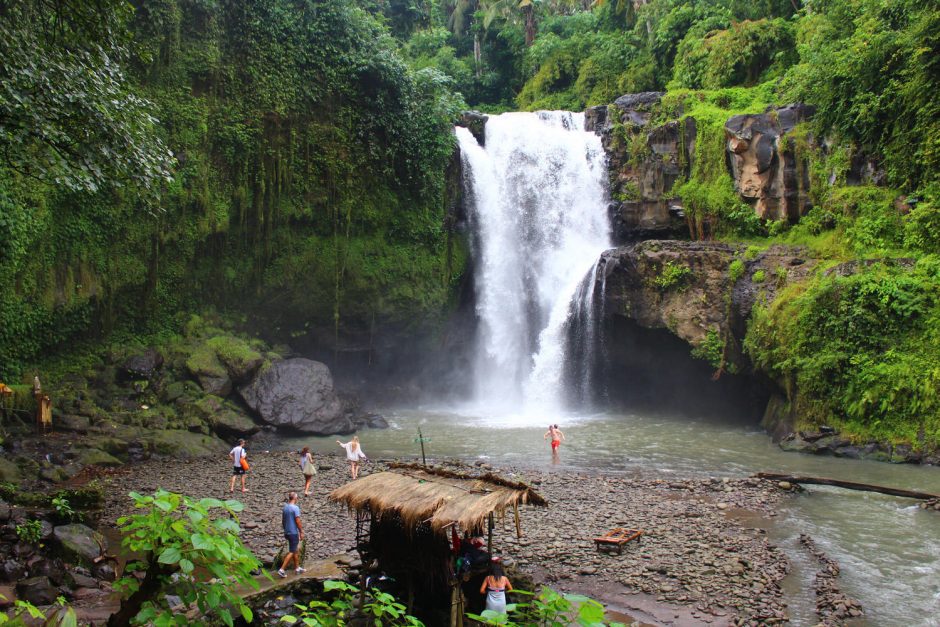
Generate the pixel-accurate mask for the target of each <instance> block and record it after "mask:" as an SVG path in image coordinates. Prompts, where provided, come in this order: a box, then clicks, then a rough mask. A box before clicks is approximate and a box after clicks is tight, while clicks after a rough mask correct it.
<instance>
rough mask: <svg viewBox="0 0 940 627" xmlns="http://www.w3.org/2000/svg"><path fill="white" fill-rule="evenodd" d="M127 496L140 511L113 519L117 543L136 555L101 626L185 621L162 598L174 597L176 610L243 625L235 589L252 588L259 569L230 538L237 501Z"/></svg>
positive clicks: (247, 611) (243, 609) (245, 613)
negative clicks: (105, 623) (193, 610)
mask: <svg viewBox="0 0 940 627" xmlns="http://www.w3.org/2000/svg"><path fill="white" fill-rule="evenodd" d="M130 496H131V498H132V499H133V500H134V507H137V508H140V509H142V510H143V512H142V513H140V514H134V515H132V516H124V517H121V518H119V519H118V525H119V526H120V529H121V533H122V534H123V535H124V539H123V541H122V545H123V546H124V547H125V548H126V549H127V550H128V551H131V552H133V553H134V554H135V555H141V556H142V558H141V559H140V560H139V561H135V562H131V563H129V564H128V565H127V568H126V570H125V573H124V577H122V578H121V579H120V580H119V581H117V582H116V583H115V589H116V590H118V591H120V592H121V595H122V597H123V600H122V602H121V608H120V609H119V610H118V612H117V613H116V614H113V615H112V616H111V619H110V621H109V623H108V624H109V625H127V624H131V623H133V624H154V625H183V624H188V620H189V619H187V618H186V617H185V616H184V615H176V614H174V612H173V609H172V608H171V607H170V605H169V601H168V600H167V595H172V596H177V597H179V598H180V599H181V600H182V602H183V605H184V606H189V605H191V604H194V605H195V606H196V607H198V608H199V611H200V612H202V613H204V614H209V615H212V616H215V617H218V618H220V619H221V620H222V622H224V623H225V624H226V625H228V626H229V627H231V626H232V625H233V623H234V618H233V615H232V612H233V611H234V612H236V613H237V614H238V615H240V616H241V617H242V618H244V619H245V620H246V621H247V622H249V623H250V622H251V620H252V612H251V608H249V607H248V605H247V604H246V603H245V601H244V599H243V598H242V597H241V596H240V595H239V594H238V593H237V590H236V589H235V585H247V586H250V587H253V588H257V587H258V583H257V582H256V581H255V579H254V577H253V576H252V573H253V571H256V570H258V569H259V568H260V566H261V564H260V563H259V562H258V560H257V559H256V558H255V556H254V555H253V554H252V553H251V551H249V550H248V549H247V548H245V546H244V545H243V544H242V541H241V539H240V538H239V537H238V534H239V531H240V528H239V526H238V518H237V514H238V513H239V512H240V511H242V504H241V503H240V502H238V501H232V500H229V501H220V500H218V499H211V498H204V499H199V500H196V499H193V498H190V497H188V496H181V495H179V494H174V493H172V492H167V491H165V490H158V491H157V492H156V493H154V495H153V496H142V495H140V494H136V493H133V492H132V493H131V495H130ZM233 584H234V585H233Z"/></svg>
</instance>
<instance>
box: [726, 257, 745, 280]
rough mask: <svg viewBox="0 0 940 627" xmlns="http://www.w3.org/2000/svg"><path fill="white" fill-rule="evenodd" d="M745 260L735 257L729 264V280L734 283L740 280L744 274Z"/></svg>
mask: <svg viewBox="0 0 940 627" xmlns="http://www.w3.org/2000/svg"><path fill="white" fill-rule="evenodd" d="M744 270H745V267H744V262H743V261H741V260H740V259H735V260H734V261H732V262H731V263H730V264H728V280H729V281H730V282H731V284H732V285H734V284H735V283H737V282H738V280H739V279H740V278H741V277H742V276H744Z"/></svg>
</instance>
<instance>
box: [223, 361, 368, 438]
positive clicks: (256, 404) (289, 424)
mask: <svg viewBox="0 0 940 627" xmlns="http://www.w3.org/2000/svg"><path fill="white" fill-rule="evenodd" d="M239 393H240V394H241V396H242V398H243V399H245V402H246V403H247V404H248V406H249V407H251V408H252V409H253V410H255V411H256V412H258V414H259V415H260V416H261V418H262V420H264V421H265V422H267V423H270V424H272V425H275V426H278V427H285V428H288V429H294V430H297V431H304V432H306V433H318V434H329V433H348V432H351V431H352V430H353V429H354V426H353V424H352V421H351V420H350V419H349V418H348V417H347V416H346V410H345V408H344V407H343V403H342V402H341V401H340V399H339V398H338V397H337V396H336V392H335V391H334V390H333V376H332V375H331V374H330V369H329V368H327V366H326V364H322V363H320V362H318V361H312V360H310V359H302V358H297V359H285V360H284V361H279V362H276V363H274V364H272V365H271V366H270V367H268V368H266V369H265V370H263V371H262V372H260V373H259V374H258V375H257V376H256V377H255V379H254V380H253V381H252V382H251V383H250V384H248V385H247V386H245V387H243V388H241V389H240V390H239Z"/></svg>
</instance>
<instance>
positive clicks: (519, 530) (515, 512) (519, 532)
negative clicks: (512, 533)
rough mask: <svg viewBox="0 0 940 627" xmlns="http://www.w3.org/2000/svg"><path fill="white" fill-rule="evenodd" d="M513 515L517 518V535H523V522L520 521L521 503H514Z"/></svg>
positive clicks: (518, 536) (519, 536)
mask: <svg viewBox="0 0 940 627" xmlns="http://www.w3.org/2000/svg"><path fill="white" fill-rule="evenodd" d="M512 515H513V518H515V519H516V537H517V538H521V537H522V524H521V523H520V522H519V503H518V502H516V503H513V504H512Z"/></svg>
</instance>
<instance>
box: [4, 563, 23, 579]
mask: <svg viewBox="0 0 940 627" xmlns="http://www.w3.org/2000/svg"><path fill="white" fill-rule="evenodd" d="M25 574H26V567H25V566H24V565H23V564H22V563H21V562H19V561H17V560H14V559H8V560H6V561H5V562H3V564H0V577H3V579H4V581H19V580H20V579H22V578H23V576H24V575H25Z"/></svg>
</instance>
